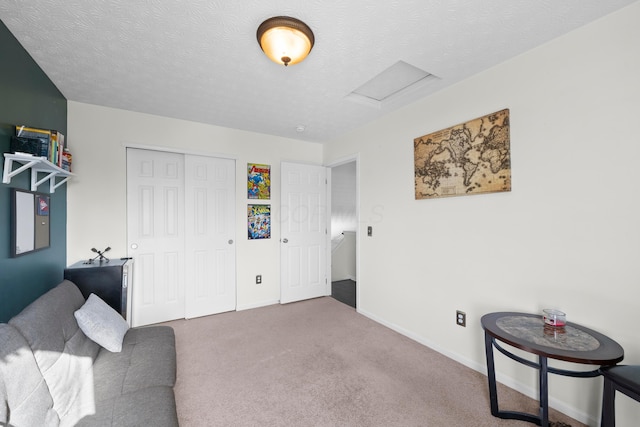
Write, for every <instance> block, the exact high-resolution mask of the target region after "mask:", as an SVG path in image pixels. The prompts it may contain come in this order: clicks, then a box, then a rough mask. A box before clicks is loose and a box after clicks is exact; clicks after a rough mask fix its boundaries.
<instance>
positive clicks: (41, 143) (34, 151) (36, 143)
mask: <svg viewBox="0 0 640 427" xmlns="http://www.w3.org/2000/svg"><path fill="white" fill-rule="evenodd" d="M10 149H11V152H13V153H16V154H28V155H31V156H37V157H42V158H45V159H47V160H48V161H50V162H51V163H53V164H54V165H56V166H58V167H59V168H61V169H64V170H66V171H69V172H71V160H72V156H71V153H70V152H69V149H68V148H67V147H66V146H65V140H64V135H63V134H62V133H60V132H58V131H57V130H47V129H37V128H31V127H26V126H16V136H14V137H13V138H11V147H10Z"/></svg>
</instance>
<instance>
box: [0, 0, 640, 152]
mask: <svg viewBox="0 0 640 427" xmlns="http://www.w3.org/2000/svg"><path fill="white" fill-rule="evenodd" d="M633 2H634V0H607V1H603V0H564V1H558V0H536V1H531V0H486V1H477V0H457V1H443V0H386V1H384V2H373V1H370V0H349V1H344V0H341V1H327V0H294V1H291V0H273V1H265V0H249V1H246V0H245V1H242V0H237V1H232V0H226V1H225V0H190V1H180V0H104V1H88V0H1V1H0V19H1V20H2V21H3V22H4V23H5V25H6V26H7V27H8V28H9V30H11V32H12V33H13V34H14V35H15V36H16V38H17V39H18V40H19V41H20V43H22V45H23V46H24V47H25V49H26V50H27V51H28V52H29V53H30V54H31V56H32V57H33V58H34V59H35V61H36V62H37V63H38V64H39V65H40V67H41V68H42V69H43V70H44V72H45V73H46V74H47V75H48V76H49V78H50V79H51V80H52V81H53V82H54V83H55V84H56V86H57V87H58V89H60V91H61V92H62V93H63V95H64V96H65V97H66V98H67V99H69V100H73V101H79V102H85V103H90V104H97V105H103V106H108V107H115V108H120V109H125V110H132V111H139V112H144V113H150V114H157V115H161V116H168V117H175V118H180V119H186V120H192V121H197V122H204V123H210V124H214V125H219V126H225V127H231V128H236V129H243V130H248V131H255V132H261V133H265V134H272V135H279V136H283V137H289V138H297V139H301V140H307V141H313V142H324V141H326V140H329V139H331V138H334V137H336V136H339V135H341V134H343V133H345V132H348V131H349V130H351V129H354V128H356V127H359V126H361V125H363V124H365V123H367V122H369V121H372V120H374V119H375V118H377V117H379V116H381V115H383V114H386V113H388V112H390V111H392V110H394V109H397V108H399V107H401V106H403V105H406V104H408V103H410V102H413V101H415V100H417V99H420V98H423V97H425V96H428V95H429V94H432V93H434V92H436V91H438V90H441V89H442V88H444V87H446V86H449V85H451V84H454V83H456V82H458V81H460V80H462V79H464V78H466V77H469V76H471V75H473V74H476V73H478V72H480V71H482V70H485V69H487V68H489V67H491V66H493V65H496V64H498V63H500V62H503V61H505V60H507V59H509V58H511V57H513V56H515V55H518V54H520V53H522V52H524V51H527V50H529V49H532V48H534V47H536V46H538V45H540V44H542V43H545V42H546V41H548V40H551V39H553V38H555V37H558V36H560V35H562V34H564V33H567V32H569V31H571V30H573V29H575V28H577V27H579V26H582V25H584V24H586V23H588V22H591V21H593V20H595V19H598V18H599V17H601V16H603V15H606V14H608V13H611V12H613V11H615V10H617V9H619V8H621V7H623V6H625V5H628V4H630V3H633ZM277 15H289V16H293V17H296V18H298V19H301V20H303V21H305V22H306V23H307V24H308V25H309V26H310V27H311V29H312V30H313V32H314V34H315V37H316V44H315V46H314V48H313V50H312V52H311V54H310V55H309V57H308V58H307V59H306V60H305V61H304V62H302V63H300V64H297V65H294V66H291V67H287V68H285V67H283V66H279V65H277V64H275V63H273V62H271V61H270V60H269V59H267V57H266V56H265V55H264V54H263V53H262V51H261V50H260V47H259V46H258V44H257V42H256V29H257V27H258V26H259V25H260V23H261V22H262V21H264V20H265V19H267V18H270V17H272V16H277ZM567 54H568V55H570V54H571V53H570V52H568V53H567ZM399 61H403V62H405V63H407V64H409V65H412V66H414V67H417V68H419V69H421V70H424V71H426V72H428V73H431V74H433V75H434V76H436V77H437V78H434V79H428V82H427V83H425V84H421V85H416V87H415V88H414V89H413V90H404V91H403V92H402V94H401V96H394V97H392V100H391V101H390V102H384V103H379V104H367V103H362V102H354V100H353V98H352V97H350V96H349V94H350V93H351V92H353V91H354V90H356V89H357V88H359V87H361V86H362V85H363V84H365V83H366V82H368V81H369V80H371V79H372V78H373V77H375V76H376V75H377V74H379V73H381V72H383V71H384V70H386V69H388V68H389V67H391V66H393V65H394V64H396V63H398V62H399ZM4 65H5V64H3V66H4ZM299 126H304V129H305V131H304V132H297V131H296V128H298V127H299Z"/></svg>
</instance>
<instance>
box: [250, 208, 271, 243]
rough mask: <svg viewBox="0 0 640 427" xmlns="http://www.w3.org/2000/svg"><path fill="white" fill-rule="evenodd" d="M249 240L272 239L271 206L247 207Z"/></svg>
mask: <svg viewBox="0 0 640 427" xmlns="http://www.w3.org/2000/svg"><path fill="white" fill-rule="evenodd" d="M247 229H248V231H249V235H248V238H249V240H256V239H270V238H271V205H247Z"/></svg>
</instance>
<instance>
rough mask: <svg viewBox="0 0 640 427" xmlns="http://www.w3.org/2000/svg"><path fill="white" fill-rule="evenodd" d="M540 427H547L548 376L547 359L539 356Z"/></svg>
mask: <svg viewBox="0 0 640 427" xmlns="http://www.w3.org/2000/svg"><path fill="white" fill-rule="evenodd" d="M539 360H540V370H539V371H538V375H539V377H540V381H539V382H540V425H541V426H542V427H549V375H548V372H547V369H548V366H547V358H546V357H543V356H540V358H539Z"/></svg>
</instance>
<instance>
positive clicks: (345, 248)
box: [331, 231, 357, 282]
mask: <svg viewBox="0 0 640 427" xmlns="http://www.w3.org/2000/svg"><path fill="white" fill-rule="evenodd" d="M356 264H357V260H356V232H355V231H345V232H343V235H342V239H341V240H340V243H338V244H337V246H336V248H335V249H334V250H332V251H331V281H332V282H337V281H339V280H347V279H348V280H353V281H357V277H356Z"/></svg>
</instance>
